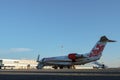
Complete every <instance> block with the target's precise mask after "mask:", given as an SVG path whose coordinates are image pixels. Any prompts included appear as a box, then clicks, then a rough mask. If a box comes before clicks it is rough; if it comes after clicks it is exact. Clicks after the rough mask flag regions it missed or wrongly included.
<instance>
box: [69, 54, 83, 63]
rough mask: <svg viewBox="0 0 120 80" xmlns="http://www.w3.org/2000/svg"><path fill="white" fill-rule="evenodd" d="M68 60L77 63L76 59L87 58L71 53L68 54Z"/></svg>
mask: <svg viewBox="0 0 120 80" xmlns="http://www.w3.org/2000/svg"><path fill="white" fill-rule="evenodd" d="M68 58H69V59H71V60H72V61H73V62H75V60H76V59H78V58H85V57H84V56H83V55H82V54H77V53H70V54H68Z"/></svg>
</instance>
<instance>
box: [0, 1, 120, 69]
mask: <svg viewBox="0 0 120 80" xmlns="http://www.w3.org/2000/svg"><path fill="white" fill-rule="evenodd" d="M119 4H120V1H119V0H0V58H13V59H36V57H37V55H38V54H40V55H41V57H49V56H61V55H67V54H69V53H71V52H77V53H87V52H89V51H90V50H91V49H92V47H93V46H94V45H95V43H96V42H97V41H98V40H99V38H100V37H101V36H103V35H106V36H107V37H108V38H110V39H115V40H117V41H118V42H116V43H110V44H108V45H107V46H106V48H105V50H104V52H103V56H102V58H101V60H99V61H100V62H104V63H105V64H107V65H108V66H114V67H117V66H120V43H119V41H120V5H119Z"/></svg>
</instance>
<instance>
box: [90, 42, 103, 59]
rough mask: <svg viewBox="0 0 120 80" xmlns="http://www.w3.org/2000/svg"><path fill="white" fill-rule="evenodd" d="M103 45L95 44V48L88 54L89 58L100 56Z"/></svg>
mask: <svg viewBox="0 0 120 80" xmlns="http://www.w3.org/2000/svg"><path fill="white" fill-rule="evenodd" d="M104 47H105V45H104V44H97V45H96V46H95V48H94V49H93V50H92V51H91V53H90V55H89V56H90V57H94V56H98V55H100V54H101V52H102V51H103V49H104Z"/></svg>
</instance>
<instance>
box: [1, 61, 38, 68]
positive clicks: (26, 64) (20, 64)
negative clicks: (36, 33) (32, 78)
mask: <svg viewBox="0 0 120 80" xmlns="http://www.w3.org/2000/svg"><path fill="white" fill-rule="evenodd" d="M36 66H37V62H36V61H35V60H15V59H1V60H0V69H36Z"/></svg>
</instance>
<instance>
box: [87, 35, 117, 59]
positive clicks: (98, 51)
mask: <svg viewBox="0 0 120 80" xmlns="http://www.w3.org/2000/svg"><path fill="white" fill-rule="evenodd" d="M107 42H116V41H115V40H109V39H108V38H107V37H106V36H102V37H101V38H100V40H99V41H98V42H97V43H96V45H95V46H94V47H93V49H92V50H91V51H90V53H89V57H97V59H100V57H101V55H102V52H103V50H104V48H105V46H106V44H107Z"/></svg>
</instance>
